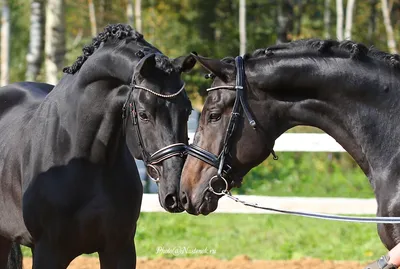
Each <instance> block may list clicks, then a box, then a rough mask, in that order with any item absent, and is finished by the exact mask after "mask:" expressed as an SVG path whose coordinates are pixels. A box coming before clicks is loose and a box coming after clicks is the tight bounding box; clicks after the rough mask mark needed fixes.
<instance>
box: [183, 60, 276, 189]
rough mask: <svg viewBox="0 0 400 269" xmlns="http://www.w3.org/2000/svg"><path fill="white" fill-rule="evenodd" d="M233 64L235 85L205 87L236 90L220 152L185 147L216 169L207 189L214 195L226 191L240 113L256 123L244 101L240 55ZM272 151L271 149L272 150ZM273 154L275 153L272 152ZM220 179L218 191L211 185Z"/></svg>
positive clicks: (244, 84)
mask: <svg viewBox="0 0 400 269" xmlns="http://www.w3.org/2000/svg"><path fill="white" fill-rule="evenodd" d="M235 66H236V85H234V86H229V85H223V86H217V87H213V88H209V89H207V92H210V91H214V90H221V89H224V90H234V91H236V99H235V103H234V105H233V108H232V113H231V118H230V120H229V124H228V128H227V130H226V133H225V138H224V144H223V147H222V150H221V152H220V154H219V155H218V156H217V155H215V154H213V153H211V152H209V151H207V150H205V149H202V148H200V147H199V146H196V145H193V144H192V145H189V146H188V147H187V154H189V155H192V156H193V157H195V158H198V159H200V160H202V161H203V162H206V163H208V164H209V165H211V166H214V167H215V168H217V169H218V172H217V174H216V175H215V176H213V177H212V178H211V179H210V181H209V184H208V185H209V190H210V191H211V192H213V193H214V194H216V195H223V194H225V193H227V192H228V190H229V184H228V181H227V180H226V178H225V177H226V176H227V175H228V174H229V172H230V171H231V169H232V166H231V164H230V162H229V160H228V157H232V155H231V154H230V152H231V148H232V143H233V140H232V137H233V134H234V132H235V130H236V128H237V125H238V122H239V120H240V118H241V117H242V113H244V115H245V116H246V118H247V120H248V121H249V123H250V125H251V126H252V127H253V128H254V129H255V128H256V126H257V124H256V122H255V120H254V119H253V116H252V115H251V112H250V109H249V106H248V104H247V101H246V96H245V93H246V83H245V82H246V77H245V70H244V60H243V58H242V57H241V56H237V57H236V58H235ZM272 152H273V151H272ZM273 155H274V156H275V153H273ZM218 179H221V180H222V181H223V182H224V184H225V189H224V190H222V191H220V192H218V191H216V190H215V189H214V188H213V187H212V184H213V181H214V180H218Z"/></svg>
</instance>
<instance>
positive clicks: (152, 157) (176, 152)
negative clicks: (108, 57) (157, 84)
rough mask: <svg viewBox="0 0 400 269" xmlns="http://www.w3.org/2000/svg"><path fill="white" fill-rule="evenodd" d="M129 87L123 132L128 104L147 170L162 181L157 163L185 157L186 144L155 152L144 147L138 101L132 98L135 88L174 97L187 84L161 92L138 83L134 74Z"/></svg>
mask: <svg viewBox="0 0 400 269" xmlns="http://www.w3.org/2000/svg"><path fill="white" fill-rule="evenodd" d="M129 87H130V91H129V95H128V98H127V99H126V101H125V103H124V105H123V107H122V119H123V123H122V126H123V134H124V135H125V132H126V120H127V117H128V115H127V111H126V110H127V106H128V105H129V112H130V116H131V121H132V125H133V128H134V129H135V132H136V136H137V139H138V144H139V147H140V151H141V155H142V160H143V162H144V164H145V166H146V168H147V169H146V172H147V174H148V175H149V177H150V178H151V179H152V180H153V181H154V182H156V183H158V182H159V181H160V177H161V173H160V171H159V170H158V169H157V167H156V165H157V164H159V163H161V162H163V161H164V160H166V159H169V158H172V157H174V156H179V157H181V158H183V157H184V156H185V155H186V144H184V143H176V144H172V145H168V146H165V147H163V148H161V149H159V150H157V151H156V152H154V153H153V154H150V153H148V152H147V151H146V149H145V147H144V142H143V137H142V134H141V133H140V128H139V119H138V113H137V110H136V102H135V100H134V99H131V96H132V92H133V90H134V89H140V90H144V91H147V92H149V93H151V94H154V95H155V96H157V97H160V98H165V99H168V98H174V97H176V96H178V95H179V94H180V93H181V92H182V91H183V90H184V89H185V84H183V85H182V87H181V88H180V89H179V90H178V91H177V92H176V93H173V94H160V93H157V92H155V91H153V90H151V89H149V88H146V87H143V86H139V85H137V84H136V81H135V79H134V75H133V76H132V81H131V84H130V85H129ZM149 169H152V170H153V171H154V172H155V173H156V174H157V178H153V177H152V176H151V175H150V173H149Z"/></svg>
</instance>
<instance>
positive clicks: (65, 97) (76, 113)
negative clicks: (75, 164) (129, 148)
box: [41, 52, 133, 163]
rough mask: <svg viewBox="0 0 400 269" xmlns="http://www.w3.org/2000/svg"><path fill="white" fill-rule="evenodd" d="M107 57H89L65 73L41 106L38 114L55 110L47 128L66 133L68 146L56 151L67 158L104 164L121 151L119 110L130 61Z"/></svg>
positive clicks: (122, 142) (99, 55)
mask: <svg viewBox="0 0 400 269" xmlns="http://www.w3.org/2000/svg"><path fill="white" fill-rule="evenodd" d="M114 56H115V54H114ZM110 57H111V55H110V54H109V53H101V52H99V53H96V54H94V55H92V56H90V57H89V58H88V60H87V61H86V62H85V64H84V65H83V66H82V68H81V69H80V70H79V71H78V72H77V73H76V74H74V75H69V74H67V75H65V76H64V77H63V78H62V79H61V81H60V82H59V84H58V85H57V86H56V87H55V88H54V90H53V91H52V92H51V94H50V95H49V97H48V98H47V99H46V101H45V102H43V104H42V105H41V113H46V111H50V110H51V111H54V112H55V111H56V113H57V117H58V124H57V125H56V126H52V127H51V128H55V129H56V131H60V130H66V131H67V132H68V134H69V140H70V145H69V148H68V149H65V148H63V149H61V147H60V150H66V151H68V154H69V155H70V157H71V158H81V157H83V158H87V159H89V160H90V161H91V162H93V163H104V162H107V161H110V158H111V159H113V158H116V156H117V155H118V154H122V152H120V151H121V149H122V146H123V145H124V144H125V142H124V141H122V128H121V127H122V125H121V124H122V120H121V119H122V117H121V115H122V114H121V113H122V106H123V103H124V101H125V100H126V97H127V95H128V92H129V89H130V88H129V87H128V86H127V85H128V84H129V81H130V77H131V76H132V73H133V63H132V61H127V60H122V59H121V60H119V59H118V60H115V59H113V60H111V59H110ZM105 63H106V64H105ZM115 70H118V71H119V72H120V73H119V74H117V73H115ZM49 131H51V130H49ZM53 131H54V130H53ZM56 143H57V142H56ZM59 143H61V142H59Z"/></svg>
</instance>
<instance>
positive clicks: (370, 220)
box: [223, 191, 400, 223]
mask: <svg viewBox="0 0 400 269" xmlns="http://www.w3.org/2000/svg"><path fill="white" fill-rule="evenodd" d="M223 192H224V191H223ZM224 195H225V196H226V197H228V198H229V199H232V200H233V201H235V202H238V203H241V204H243V205H245V206H248V207H253V208H257V209H263V210H268V211H273V212H277V213H282V214H289V215H295V216H301V217H308V218H314V219H324V220H336V221H345V222H359V223H360V222H361V223H400V217H353V216H340V215H333V214H321V213H312V212H302V211H292V210H284V209H276V208H272V207H265V206H261V205H258V204H257V203H248V202H246V201H243V200H240V199H239V198H237V197H235V196H233V195H232V194H231V193H230V192H224Z"/></svg>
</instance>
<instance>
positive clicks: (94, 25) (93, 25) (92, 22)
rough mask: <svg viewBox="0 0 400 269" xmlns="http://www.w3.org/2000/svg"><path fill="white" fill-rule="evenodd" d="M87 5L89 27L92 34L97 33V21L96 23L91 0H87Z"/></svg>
mask: <svg viewBox="0 0 400 269" xmlns="http://www.w3.org/2000/svg"><path fill="white" fill-rule="evenodd" d="M88 6H89V18H90V29H91V33H92V36H93V37H95V36H96V35H97V23H96V10H95V8H94V4H93V0H88Z"/></svg>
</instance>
